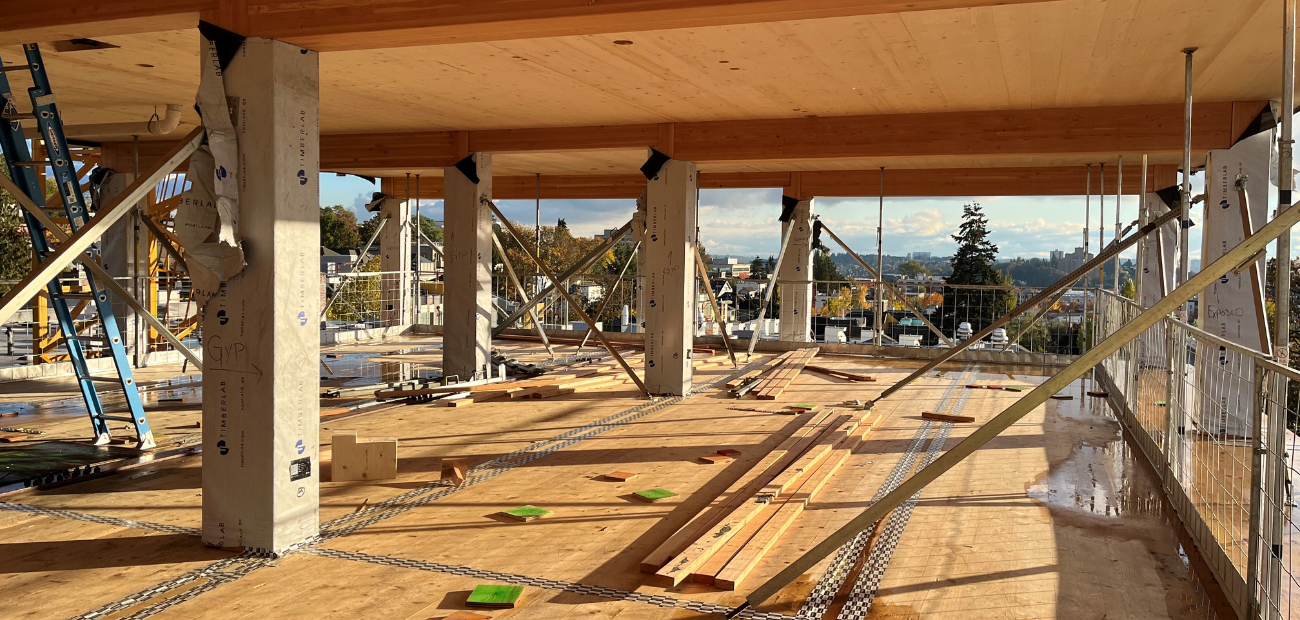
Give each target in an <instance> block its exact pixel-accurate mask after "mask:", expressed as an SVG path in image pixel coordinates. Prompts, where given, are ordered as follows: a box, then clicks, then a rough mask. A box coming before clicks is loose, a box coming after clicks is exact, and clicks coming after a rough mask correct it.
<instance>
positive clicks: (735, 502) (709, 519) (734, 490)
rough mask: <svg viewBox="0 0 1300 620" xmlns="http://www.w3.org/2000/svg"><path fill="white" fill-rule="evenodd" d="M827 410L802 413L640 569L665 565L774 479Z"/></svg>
mask: <svg viewBox="0 0 1300 620" xmlns="http://www.w3.org/2000/svg"><path fill="white" fill-rule="evenodd" d="M831 413H832V411H831V410H826V411H822V412H814V413H812V414H805V415H806V416H807V418H806V419H805V421H804V424H803V426H801V427H799V428H798V429H796V430H795V431H794V432H793V433H791V434H790V436H789V437H787V438H786V439H785V441H782V442H781V444H780V445H778V446H777V447H776V448H774V449H773V450H772V451H771V452H768V453H767V455H766V456H764V457H763V458H762V459H761V460H760V461H759V462H758V463H755V464H754V466H753V467H751V468H750V469H749V471H747V472H746V473H745V474H744V475H742V476H741V477H740V478H738V479H737V480H736V481H735V482H733V483H732V484H731V486H730V487H728V488H727V490H726V491H723V492H722V493H721V494H720V495H718V497H716V498H714V500H713V502H712V504H711V505H710V506H709V508H708V509H706V510H703V511H701V512H700V513H699V514H697V515H696V516H695V518H694V519H692V520H691V521H690V522H688V523H687V524H686V525H684V526H682V527H681V528H680V529H678V530H677V531H676V532H675V533H673V535H672V536H670V537H668V540H665V541H664V542H663V543H662V544H660V545H659V546H658V547H657V548H655V550H654V551H652V552H651V553H650V554H649V555H647V556H646V557H645V559H643V560H641V572H643V573H654V572H656V571H658V570H659V569H660V568H662V567H663V565H664V564H667V563H668V561H669V560H671V559H673V558H674V557H676V556H677V554H679V553H681V552H682V551H683V550H684V549H685V548H686V546H687V545H689V544H691V543H692V542H694V541H695V539H696V538H698V537H699V536H700V534H702V533H704V532H705V531H706V530H708V529H709V528H712V527H713V526H714V525H716V524H717V523H718V522H719V521H721V520H722V519H723V518H725V517H726V515H727V514H729V513H730V512H731V511H732V510H735V509H736V508H737V507H738V506H740V505H741V504H743V503H744V502H745V501H746V500H748V499H749V498H750V497H752V496H753V495H754V493H757V492H758V491H759V489H762V488H763V487H764V486H766V485H767V483H769V482H771V481H772V479H773V478H776V476H777V474H779V473H781V471H783V470H784V469H785V468H786V467H787V466H788V465H789V464H790V463H791V462H793V461H794V459H795V458H797V457H798V456H799V453H800V452H799V451H800V450H802V448H801V446H803V447H806V446H807V444H808V443H810V442H811V439H810V437H812V436H815V435H817V434H818V433H820V432H821V430H823V429H825V428H826V426H827V425H829V424H830V420H829V419H828V418H829V417H830V414H831Z"/></svg>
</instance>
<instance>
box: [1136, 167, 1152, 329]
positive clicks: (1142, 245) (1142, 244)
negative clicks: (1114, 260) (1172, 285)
mask: <svg viewBox="0 0 1300 620" xmlns="http://www.w3.org/2000/svg"><path fill="white" fill-rule="evenodd" d="M1141 184H1142V190H1141V192H1139V193H1138V230H1141V229H1142V228H1145V227H1146V225H1147V217H1149V216H1148V215H1147V156H1146V155H1145V154H1143V155H1142V179H1141ZM1137 256H1138V258H1137V268H1136V269H1134V270H1133V276H1134V284H1135V285H1136V286H1135V287H1134V289H1135V292H1134V294H1133V297H1134V301H1136V302H1137V303H1138V305H1139V306H1142V283H1143V282H1144V281H1145V280H1146V277H1145V276H1143V275H1142V271H1143V270H1144V269H1145V267H1146V260H1147V240H1146V239H1143V240H1141V241H1139V242H1138V254H1137ZM1142 307H1144V308H1145V307H1146V306H1142Z"/></svg>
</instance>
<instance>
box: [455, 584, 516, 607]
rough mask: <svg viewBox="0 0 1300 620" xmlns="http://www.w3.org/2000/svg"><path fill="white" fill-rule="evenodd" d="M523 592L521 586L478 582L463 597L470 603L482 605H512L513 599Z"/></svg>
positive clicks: (513, 604) (513, 603)
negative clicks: (468, 593) (465, 596)
mask: <svg viewBox="0 0 1300 620" xmlns="http://www.w3.org/2000/svg"><path fill="white" fill-rule="evenodd" d="M523 593H524V587H523V586H492V585H487V584H479V585H477V586H474V591H473V592H471V593H470V595H469V598H467V599H465V602H466V603H469V604H470V605H476V606H482V607H514V606H515V601H517V600H519V596H520V595H521V594H523Z"/></svg>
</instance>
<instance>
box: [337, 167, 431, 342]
mask: <svg viewBox="0 0 1300 620" xmlns="http://www.w3.org/2000/svg"><path fill="white" fill-rule="evenodd" d="M399 213H400V211H399ZM406 213H407V216H410V214H411V173H409V172H408V173H406ZM407 225H408V226H409V225H410V223H409V222H408V223H407ZM398 227H399V228H400V227H401V224H398ZM402 234H404V235H405V234H408V233H407V232H406V231H402ZM381 249H382V248H381ZM380 255H381V256H382V255H383V252H380ZM379 273H380V275H379V313H380V316H381V317H382V316H383V312H384V304H385V303H387V302H389V301H391V298H390V299H384V295H391V293H387V292H386V291H388V290H392V289H393V288H397V289H398V290H399V291H400V290H401V289H400V288H399V287H386V286H384V278H385V277H389V278H391V277H393V276H392V274H389V275H388V276H384V275H383V267H382V266H381V267H380V268H379ZM397 282H398V284H401V279H400V278H399V279H398V281H397ZM398 295H399V297H398V298H397V303H398V305H401V302H402V298H401V297H400V295H401V293H400V292H399V293H398ZM363 305H364V304H363ZM354 311H355V309H354ZM381 321H382V318H381ZM381 324H382V323H381ZM446 328H447V326H445V325H444V326H443V329H444V330H445V329H446Z"/></svg>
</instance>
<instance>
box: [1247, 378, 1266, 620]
mask: <svg viewBox="0 0 1300 620" xmlns="http://www.w3.org/2000/svg"><path fill="white" fill-rule="evenodd" d="M1265 376H1266V375H1265V373H1264V366H1263V365H1260V364H1255V382H1254V383H1253V384H1252V385H1254V388H1255V392H1254V394H1252V399H1251V405H1252V406H1251V412H1250V414H1251V415H1250V434H1251V436H1250V534H1249V538H1247V552H1246V618H1248V619H1249V620H1257V619H1258V618H1259V548H1260V544H1259V543H1260V535H1261V533H1262V532H1261V531H1260V525H1261V518H1262V517H1263V514H1262V513H1263V511H1262V504H1263V497H1262V494H1263V492H1264V489H1263V483H1264V476H1263V474H1264V456H1265V455H1266V454H1267V453H1268V452H1267V451H1266V450H1264V449H1263V447H1264V441H1263V439H1264V435H1263V433H1262V432H1261V431H1262V430H1263V426H1264V424H1263V422H1264V407H1265V406H1267V404H1268V387H1267V386H1265V385H1264V377H1265Z"/></svg>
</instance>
